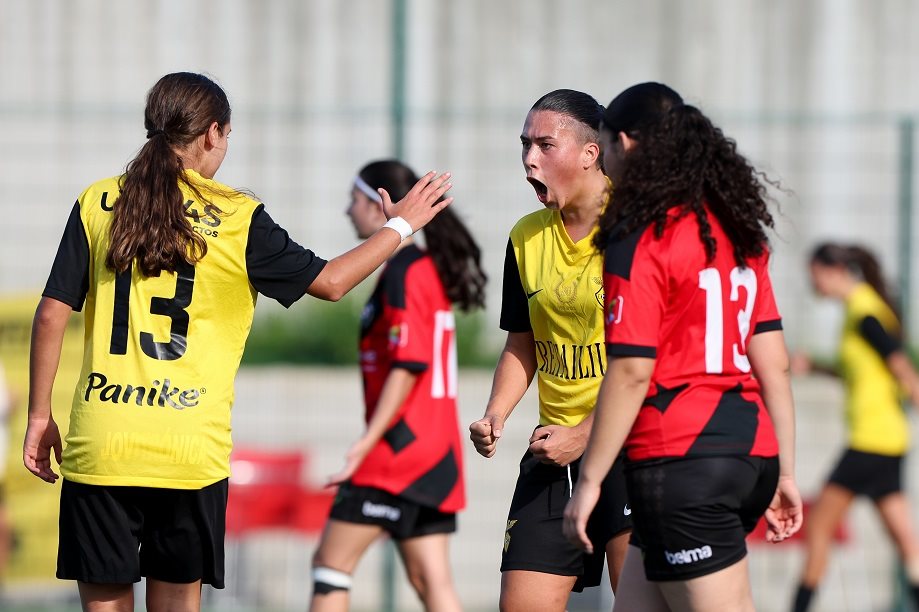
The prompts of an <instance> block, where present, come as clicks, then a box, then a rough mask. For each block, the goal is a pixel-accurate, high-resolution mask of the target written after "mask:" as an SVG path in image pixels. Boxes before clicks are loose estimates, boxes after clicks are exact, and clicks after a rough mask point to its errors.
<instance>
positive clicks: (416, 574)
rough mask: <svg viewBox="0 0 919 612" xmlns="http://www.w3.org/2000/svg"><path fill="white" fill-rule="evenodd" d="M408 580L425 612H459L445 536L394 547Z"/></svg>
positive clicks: (412, 539) (435, 535)
mask: <svg viewBox="0 0 919 612" xmlns="http://www.w3.org/2000/svg"><path fill="white" fill-rule="evenodd" d="M398 546H399V553H400V554H401V555H402V562H403V563H404V564H405V572H406V573H407V574H408V579H409V581H410V582H411V583H412V586H413V587H415V592H416V593H418V598H419V599H421V602H422V603H423V604H424V609H425V610H428V612H462V609H463V608H462V606H461V605H460V601H459V596H458V595H457V594H456V588H455V587H454V585H453V576H452V575H451V572H450V554H449V535H448V534H446V533H435V534H431V535H427V536H421V537H418V538H410V539H407V540H402V541H401V542H399V543H398Z"/></svg>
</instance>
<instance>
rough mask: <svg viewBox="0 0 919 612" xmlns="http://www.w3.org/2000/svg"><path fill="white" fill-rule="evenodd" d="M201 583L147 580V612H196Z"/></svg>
mask: <svg viewBox="0 0 919 612" xmlns="http://www.w3.org/2000/svg"><path fill="white" fill-rule="evenodd" d="M200 609H201V581H200V580H197V581H195V582H190V583H176V582H164V581H162V580H153V579H151V578H147V612H198V610H200Z"/></svg>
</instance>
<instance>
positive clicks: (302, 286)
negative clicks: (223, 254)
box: [246, 204, 326, 308]
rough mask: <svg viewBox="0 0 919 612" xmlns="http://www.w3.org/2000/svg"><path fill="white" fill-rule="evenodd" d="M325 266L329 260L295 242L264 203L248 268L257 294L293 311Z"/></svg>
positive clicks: (252, 233) (256, 216) (252, 229)
mask: <svg viewBox="0 0 919 612" xmlns="http://www.w3.org/2000/svg"><path fill="white" fill-rule="evenodd" d="M325 264H326V260H324V259H322V258H321V257H317V256H316V255H315V254H314V253H313V252H312V251H310V250H309V249H304V248H303V247H302V246H300V245H299V244H297V243H296V242H294V241H293V240H291V239H290V236H288V235H287V232H286V231H285V230H284V228H282V227H281V226H280V225H278V224H277V223H275V222H274V220H273V219H272V218H271V217H270V216H269V215H268V212H267V211H266V210H265V206H264V205H263V204H260V205H259V206H258V208H256V209H255V212H253V213H252V223H251V224H250V225H249V242H248V244H247V245H246V269H247V270H248V273H249V282H250V283H252V286H253V287H255V290H256V291H258V292H259V293H261V294H262V295H265V296H267V297H270V298H273V299H275V300H277V301H278V302H280V303H281V304H282V305H283V306H284V307H285V308H290V306H291V304H293V303H294V302H296V301H297V300H299V299H300V298H301V297H303V294H304V293H306V290H307V288H308V287H309V286H310V284H311V283H312V282H313V281H314V280H316V277H317V276H319V273H320V272H322V269H323V268H324V267H325Z"/></svg>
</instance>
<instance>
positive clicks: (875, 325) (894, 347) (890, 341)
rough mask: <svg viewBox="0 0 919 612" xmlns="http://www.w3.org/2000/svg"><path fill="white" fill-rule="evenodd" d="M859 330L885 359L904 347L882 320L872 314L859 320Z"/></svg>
mask: <svg viewBox="0 0 919 612" xmlns="http://www.w3.org/2000/svg"><path fill="white" fill-rule="evenodd" d="M858 332H859V333H860V334H861V335H862V337H863V338H864V339H865V340H867V341H868V344H870V345H871V348H873V349H874V350H876V351H877V352H878V353H879V354H880V355H881V357H883V358H884V359H887V358H888V357H890V355H891V353H896V352H897V351H899V350H901V349H902V348H903V345H902V344H901V343H900V341H899V340H898V339H897V338H894V337H893V336H891V335H890V334H889V333H887V330H886V329H884V326H883V325H881V322H880V321H878V320H877V319H876V318H875V317H872V316H870V315H869V316H867V317H865V318H864V319H862V320H861V321H859V323H858Z"/></svg>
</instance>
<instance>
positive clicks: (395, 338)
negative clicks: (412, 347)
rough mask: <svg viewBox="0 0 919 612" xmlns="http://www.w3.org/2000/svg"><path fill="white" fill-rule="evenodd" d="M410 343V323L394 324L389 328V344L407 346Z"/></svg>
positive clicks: (391, 345)
mask: <svg viewBox="0 0 919 612" xmlns="http://www.w3.org/2000/svg"><path fill="white" fill-rule="evenodd" d="M407 343H408V325H406V324H405V323H403V324H402V325H393V326H392V327H390V328H389V346H390V347H397V346H405V345H406V344H407Z"/></svg>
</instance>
